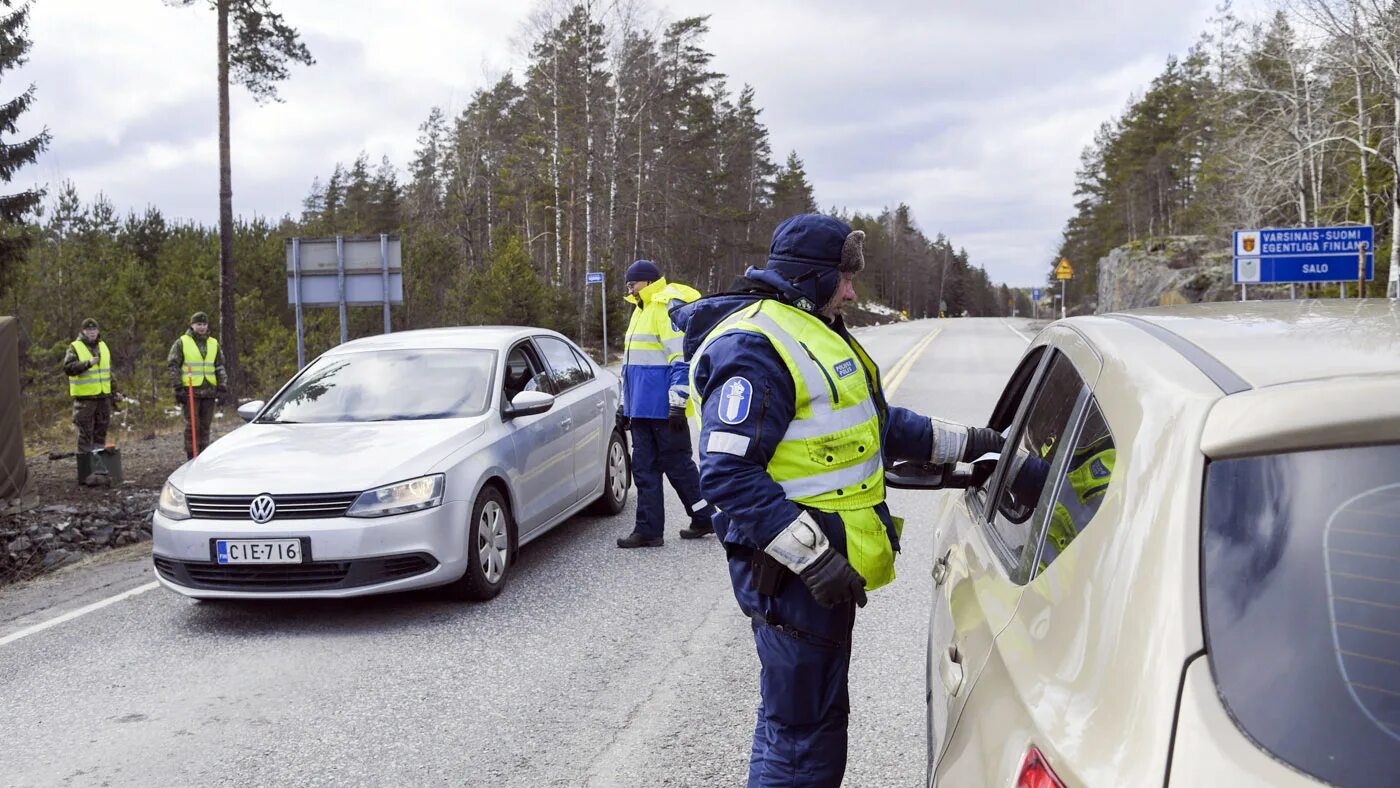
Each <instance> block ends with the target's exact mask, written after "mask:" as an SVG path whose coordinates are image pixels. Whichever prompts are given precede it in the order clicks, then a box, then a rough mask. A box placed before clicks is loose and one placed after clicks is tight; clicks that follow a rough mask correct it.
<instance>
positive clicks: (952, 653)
mask: <svg viewBox="0 0 1400 788" xmlns="http://www.w3.org/2000/svg"><path fill="white" fill-rule="evenodd" d="M938 678H939V679H941V680H942V681H943V689H945V690H948V694H949V695H957V694H958V692H959V691H961V690H962V685H963V666H962V654H959V653H958V647H957V646H949V647H948V648H946V649H944V650H943V656H942V658H940V659H939V660H938Z"/></svg>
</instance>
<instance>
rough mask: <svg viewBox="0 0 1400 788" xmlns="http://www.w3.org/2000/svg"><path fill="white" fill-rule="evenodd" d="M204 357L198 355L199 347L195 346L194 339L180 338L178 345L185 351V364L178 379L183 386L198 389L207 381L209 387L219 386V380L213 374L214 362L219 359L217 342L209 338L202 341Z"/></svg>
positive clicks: (186, 336)
mask: <svg viewBox="0 0 1400 788" xmlns="http://www.w3.org/2000/svg"><path fill="white" fill-rule="evenodd" d="M204 342H205V344H204V356H202V357H201V356H200V355H199V345H197V344H195V341H194V337H192V336H190V335H189V334H185V335H184V336H182V337H180V345H181V346H182V348H183V349H184V351H185V363H184V364H183V365H181V367H180V370H181V372H182V373H183V374H182V375H181V377H180V380H181V382H182V383H183V385H185V386H194V387H196V388H198V387H199V386H203V385H204V382H205V381H206V380H207V381H208V382H209V385H211V386H217V385H219V378H218V376H217V375H215V374H214V366H215V365H214V360H215V359H217V358H218V357H219V340H217V339H215V338H213V337H209V338H208V339H206V340H204Z"/></svg>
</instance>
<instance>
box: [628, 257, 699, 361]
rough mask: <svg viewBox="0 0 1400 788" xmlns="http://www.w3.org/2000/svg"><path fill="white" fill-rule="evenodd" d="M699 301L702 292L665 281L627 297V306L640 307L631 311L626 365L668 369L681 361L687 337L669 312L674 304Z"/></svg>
mask: <svg viewBox="0 0 1400 788" xmlns="http://www.w3.org/2000/svg"><path fill="white" fill-rule="evenodd" d="M699 297H700V291H699V290H696V289H695V288H693V287H690V286H689V285H682V284H677V283H673V282H667V281H666V278H665V277H662V278H661V279H658V280H656V281H655V282H652V283H651V284H649V285H647V286H646V287H644V288H642V289H641V290H640V291H638V293H637V295H635V296H633V295H628V296H626V300H627V302H628V303H630V304H633V305H638V306H640V307H641V308H640V309H634V310H632V318H631V320H629V321H628V323H627V335H626V336H625V337H624V339H623V363H624V364H628V365H631V366H638V367H646V366H653V367H665V366H670V365H671V363H672V362H675V361H677V360H678V359H680V357H681V344H682V342H683V341H684V339H685V333H684V332H682V331H677V330H676V327H675V326H674V325H672V324H671V315H670V313H669V312H668V311H667V308H668V307H669V305H670V304H671V302H672V301H683V302H685V303H687V304H688V303H690V302H691V301H694V300H695V299H697V298H699Z"/></svg>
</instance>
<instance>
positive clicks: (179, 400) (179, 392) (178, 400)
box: [171, 386, 190, 405]
mask: <svg viewBox="0 0 1400 788" xmlns="http://www.w3.org/2000/svg"><path fill="white" fill-rule="evenodd" d="M171 390H172V391H174V392H175V404H176V405H188V404H190V390H189V389H187V388H185V387H184V386H176V387H175V388H174V389H171Z"/></svg>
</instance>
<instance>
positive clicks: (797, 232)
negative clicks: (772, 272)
mask: <svg viewBox="0 0 1400 788" xmlns="http://www.w3.org/2000/svg"><path fill="white" fill-rule="evenodd" d="M768 261H769V262H770V263H802V264H804V265H822V266H830V267H832V268H835V269H837V270H839V271H841V272H842V273H850V274H853V273H856V272H857V271H860V270H861V269H863V268H865V232H864V231H863V230H851V227H850V225H848V224H846V223H845V222H843V221H841V220H840V219H837V218H835V217H832V216H823V215H821V214H817V213H804V214H800V215H798V216H794V217H792V218H790V219H787V220H786V221H784V222H783V223H782V224H780V225H778V229H776V230H774V231H773V245H772V246H770V247H769V248H768Z"/></svg>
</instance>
